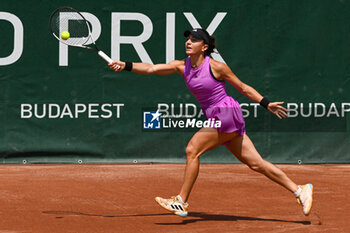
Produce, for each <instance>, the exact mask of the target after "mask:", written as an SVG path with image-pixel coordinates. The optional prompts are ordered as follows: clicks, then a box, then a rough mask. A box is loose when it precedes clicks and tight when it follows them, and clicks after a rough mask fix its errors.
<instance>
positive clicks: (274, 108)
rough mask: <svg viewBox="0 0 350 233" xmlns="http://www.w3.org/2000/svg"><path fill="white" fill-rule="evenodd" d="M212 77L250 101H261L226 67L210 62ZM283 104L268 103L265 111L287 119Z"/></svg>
mask: <svg viewBox="0 0 350 233" xmlns="http://www.w3.org/2000/svg"><path fill="white" fill-rule="evenodd" d="M210 64H211V67H212V70H213V73H214V76H215V77H216V78H217V79H219V80H225V81H227V82H229V83H230V84H231V85H232V86H234V87H235V88H236V89H237V90H238V91H239V92H240V93H242V94H243V95H244V96H246V97H247V98H249V99H251V100H252V101H254V102H256V103H260V102H261V100H262V99H263V96H262V95H260V94H259V92H257V91H256V90H255V89H254V88H253V87H251V86H249V85H247V84H245V83H244V82H242V81H241V80H240V79H239V78H238V77H237V76H236V75H235V74H234V73H233V72H232V70H231V69H230V67H228V65H226V64H224V63H222V62H218V61H215V60H212V62H211V63H210ZM282 104H284V102H270V103H269V104H268V106H267V109H268V110H269V111H270V112H271V113H273V114H275V115H276V116H277V117H278V118H280V119H282V118H286V117H288V115H287V112H288V110H287V109H286V108H284V107H283V106H282Z"/></svg>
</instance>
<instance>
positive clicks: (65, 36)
mask: <svg viewBox="0 0 350 233" xmlns="http://www.w3.org/2000/svg"><path fill="white" fill-rule="evenodd" d="M69 36H70V34H69V32H68V31H63V32H62V33H61V38H62V39H63V40H68V38H69Z"/></svg>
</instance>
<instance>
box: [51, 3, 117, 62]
mask: <svg viewBox="0 0 350 233" xmlns="http://www.w3.org/2000/svg"><path fill="white" fill-rule="evenodd" d="M49 27H50V31H51V33H52V35H53V36H54V37H55V38H56V39H57V40H59V41H60V42H61V43H63V44H65V45H68V46H73V47H79V48H84V49H89V50H93V51H95V52H96V53H97V54H98V55H100V57H101V58H103V59H104V60H105V61H106V62H108V63H109V64H111V63H112V62H113V60H112V59H111V58H110V57H109V56H107V55H106V54H105V53H104V52H102V51H101V50H100V49H99V48H98V47H97V45H96V43H95V40H94V38H93V37H92V34H91V28H90V24H89V22H88V21H87V20H86V19H85V18H84V16H83V15H82V14H81V13H80V12H79V11H77V10H75V9H73V8H71V7H61V8H58V9H56V10H55V11H54V12H53V13H52V14H51V16H50V21H49ZM64 31H67V32H69V34H70V36H69V38H68V39H63V38H62V36H61V35H62V32H64ZM119 68H120V66H119Z"/></svg>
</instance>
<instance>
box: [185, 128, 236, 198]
mask: <svg viewBox="0 0 350 233" xmlns="http://www.w3.org/2000/svg"><path fill="white" fill-rule="evenodd" d="M236 135H237V134H236V133H220V132H218V131H217V130H216V129H213V128H203V129H201V130H199V131H198V132H197V133H196V134H195V135H193V137H192V138H191V140H190V141H189V143H188V145H187V147H186V157H187V162H186V169H185V176H184V182H183V185H182V187H181V191H180V196H181V197H182V199H183V201H184V202H187V200H188V197H189V195H190V193H191V190H192V187H193V185H194V183H195V181H196V179H197V176H198V172H199V163H200V161H199V156H200V155H202V154H204V153H205V152H207V151H209V150H212V149H214V148H216V147H218V146H220V145H222V144H223V143H224V142H227V141H230V140H232V139H233V138H234V137H235V136H236Z"/></svg>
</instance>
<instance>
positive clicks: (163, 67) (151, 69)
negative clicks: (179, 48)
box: [109, 60, 185, 75]
mask: <svg viewBox="0 0 350 233" xmlns="http://www.w3.org/2000/svg"><path fill="white" fill-rule="evenodd" d="M125 64H126V62H123V61H114V62H113V63H111V64H109V66H110V68H111V69H112V70H114V71H116V72H119V71H122V70H124V68H125ZM118 66H120V68H119V67H118ZM184 66H185V61H181V60H174V61H172V62H169V63H168V64H156V65H153V64H149V63H137V62H133V63H132V70H131V71H132V72H135V73H138V74H158V75H168V74H173V73H179V74H182V71H183V69H184Z"/></svg>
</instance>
